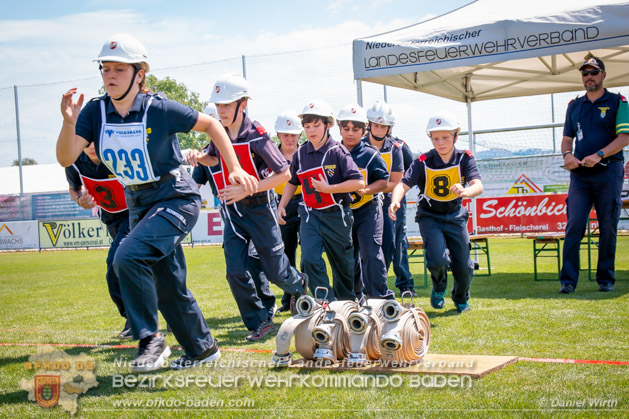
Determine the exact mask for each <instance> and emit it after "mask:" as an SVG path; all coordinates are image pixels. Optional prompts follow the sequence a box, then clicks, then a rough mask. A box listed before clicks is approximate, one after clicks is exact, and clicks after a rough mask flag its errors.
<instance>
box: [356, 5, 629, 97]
mask: <svg viewBox="0 0 629 419" xmlns="http://www.w3.org/2000/svg"><path fill="white" fill-rule="evenodd" d="M599 1H600V2H601V3H604V4H600V5H593V4H592V3H593V2H592V1H584V0H573V1H549V0H528V1H518V2H505V1H498V0H478V1H475V2H473V3H470V4H468V5H466V6H463V7H461V8H459V9H456V10H454V11H452V12H450V13H447V14H444V15H442V16H439V17H436V18H434V19H430V20H427V21H425V22H421V23H418V24H416V25H411V26H408V27H405V28H402V29H398V30H395V31H391V32H387V33H383V34H380V35H374V36H370V37H367V38H363V39H357V40H354V53H353V55H354V58H353V59H354V78H355V79H359V80H363V81H369V82H373V83H380V84H385V85H389V86H395V87H401V88H404V89H411V90H417V91H421V92H425V93H430V94H433V95H437V96H441V97H445V98H449V99H453V100H458V101H462V102H467V103H469V102H474V101H478V100H487V99H497V98H507V97H515V96H527V95H537V94H546V93H557V92H567V91H576V90H582V89H583V85H582V83H581V79H580V77H579V76H578V74H577V73H576V72H575V71H574V70H575V69H578V68H579V67H580V66H581V64H582V63H583V61H584V60H585V58H586V57H587V56H588V55H594V56H597V57H599V58H601V59H602V60H603V61H604V62H605V65H606V70H607V73H608V74H607V79H606V80H605V86H606V87H613V86H626V85H629V2H627V1H618V0H599Z"/></svg>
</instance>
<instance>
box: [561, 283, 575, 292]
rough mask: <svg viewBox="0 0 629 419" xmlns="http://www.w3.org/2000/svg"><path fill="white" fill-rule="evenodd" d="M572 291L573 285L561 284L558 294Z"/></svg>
mask: <svg viewBox="0 0 629 419" xmlns="http://www.w3.org/2000/svg"><path fill="white" fill-rule="evenodd" d="M573 292H574V287H573V286H572V285H570V284H562V285H561V288H559V294H572V293H573Z"/></svg>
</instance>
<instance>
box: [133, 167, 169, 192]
mask: <svg viewBox="0 0 629 419" xmlns="http://www.w3.org/2000/svg"><path fill="white" fill-rule="evenodd" d="M174 178H175V175H173V174H172V173H170V172H169V173H166V174H165V175H164V176H160V178H159V180H158V181H156V182H149V183H140V184H139V185H127V186H126V188H129V189H131V190H132V191H133V192H137V191H143V190H145V189H150V188H157V187H158V186H159V185H161V184H162V183H164V182H167V181H169V180H171V179H174Z"/></svg>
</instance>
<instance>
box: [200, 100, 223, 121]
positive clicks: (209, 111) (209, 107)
mask: <svg viewBox="0 0 629 419" xmlns="http://www.w3.org/2000/svg"><path fill="white" fill-rule="evenodd" d="M203 113H206V114H208V115H211V116H212V117H214V119H216V120H219V121H220V120H221V118H220V117H219V116H218V111H217V110H216V105H215V104H213V103H208V105H207V106H206V107H205V109H203Z"/></svg>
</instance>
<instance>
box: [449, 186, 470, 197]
mask: <svg viewBox="0 0 629 419" xmlns="http://www.w3.org/2000/svg"><path fill="white" fill-rule="evenodd" d="M450 192H452V193H453V194H454V195H457V196H459V197H461V198H468V197H469V194H468V193H467V189H466V188H464V187H463V185H461V184H460V183H455V184H454V185H452V187H451V188H450Z"/></svg>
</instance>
